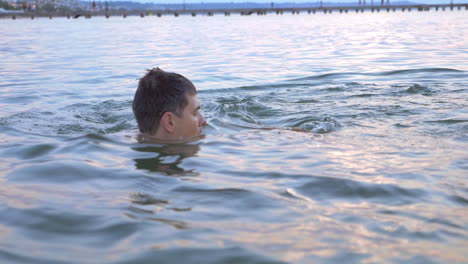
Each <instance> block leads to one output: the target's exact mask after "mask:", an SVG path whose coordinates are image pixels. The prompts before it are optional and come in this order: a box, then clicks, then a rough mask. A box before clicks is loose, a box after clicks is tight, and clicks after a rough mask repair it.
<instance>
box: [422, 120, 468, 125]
mask: <svg viewBox="0 0 468 264" xmlns="http://www.w3.org/2000/svg"><path fill="white" fill-rule="evenodd" d="M465 122H468V120H465V119H444V120H434V121H426V123H439V124H447V125H452V124H459V123H465Z"/></svg>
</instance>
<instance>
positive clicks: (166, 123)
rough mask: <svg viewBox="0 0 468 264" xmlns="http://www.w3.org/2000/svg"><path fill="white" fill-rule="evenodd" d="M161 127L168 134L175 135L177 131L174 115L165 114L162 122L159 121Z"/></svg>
mask: <svg viewBox="0 0 468 264" xmlns="http://www.w3.org/2000/svg"><path fill="white" fill-rule="evenodd" d="M159 122H160V125H161V126H162V128H163V129H164V130H165V131H166V132H167V133H171V134H172V133H173V132H174V130H175V122H174V114H173V113H171V112H165V113H164V114H163V115H162V117H161V120H160V121H159Z"/></svg>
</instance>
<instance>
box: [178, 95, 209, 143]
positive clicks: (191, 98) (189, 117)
mask: <svg viewBox="0 0 468 264" xmlns="http://www.w3.org/2000/svg"><path fill="white" fill-rule="evenodd" d="M186 97H187V102H188V103H187V105H186V106H185V108H184V109H183V111H182V116H181V117H178V116H177V115H175V116H174V122H175V133H174V136H176V137H178V138H179V139H181V140H187V139H191V138H193V137H197V136H200V135H201V133H202V127H203V126H204V125H206V120H205V118H204V117H203V116H202V114H201V113H200V111H199V110H200V102H199V101H198V99H197V95H196V94H194V95H189V94H187V95H186Z"/></svg>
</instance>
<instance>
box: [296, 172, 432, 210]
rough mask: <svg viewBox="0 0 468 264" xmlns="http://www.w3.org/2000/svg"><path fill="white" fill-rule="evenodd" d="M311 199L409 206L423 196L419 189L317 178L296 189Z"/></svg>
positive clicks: (423, 192)
mask: <svg viewBox="0 0 468 264" xmlns="http://www.w3.org/2000/svg"><path fill="white" fill-rule="evenodd" d="M296 189H297V191H298V192H299V193H301V194H302V195H306V196H308V197H309V198H311V199H317V200H328V199H346V200H348V201H352V200H355V201H361V200H372V201H374V202H378V203H383V204H393V205H395V204H399V205H401V204H410V203H414V202H416V201H417V200H420V199H422V198H423V197H424V196H425V194H426V193H425V191H424V190H421V189H409V188H403V187H401V186H398V185H394V184H370V183H364V182H356V181H352V180H345V179H337V178H328V177H317V178H316V179H315V180H314V181H309V182H308V183H306V184H304V185H302V186H300V187H298V188H296Z"/></svg>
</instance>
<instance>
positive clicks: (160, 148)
mask: <svg viewBox="0 0 468 264" xmlns="http://www.w3.org/2000/svg"><path fill="white" fill-rule="evenodd" d="M133 150H135V151H139V152H147V153H154V154H155V155H154V156H153V157H148V158H137V159H134V161H135V167H136V168H137V169H140V170H147V171H151V172H161V173H163V174H165V175H169V176H198V173H197V172H195V171H194V170H193V169H189V170H186V169H184V168H182V167H181V163H182V161H183V160H184V159H186V158H190V157H195V156H197V153H198V152H199V151H200V143H188V144H152V145H148V144H145V145H142V146H141V147H135V148H133Z"/></svg>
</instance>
